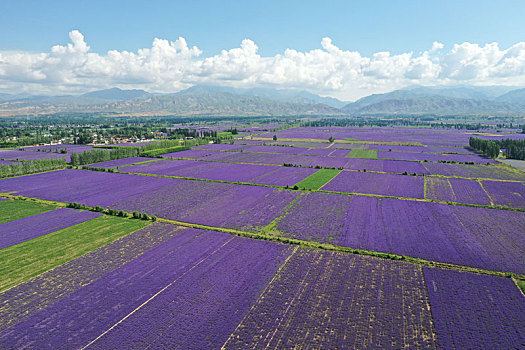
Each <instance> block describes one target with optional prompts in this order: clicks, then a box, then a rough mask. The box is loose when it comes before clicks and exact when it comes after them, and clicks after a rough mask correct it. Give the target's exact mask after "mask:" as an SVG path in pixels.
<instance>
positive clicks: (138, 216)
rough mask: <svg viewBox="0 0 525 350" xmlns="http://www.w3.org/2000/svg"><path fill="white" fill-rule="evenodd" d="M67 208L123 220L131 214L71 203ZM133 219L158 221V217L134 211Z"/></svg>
mask: <svg viewBox="0 0 525 350" xmlns="http://www.w3.org/2000/svg"><path fill="white" fill-rule="evenodd" d="M67 207H68V208H73V209H80V210H89V211H94V212H96V213H102V214H106V215H112V216H120V217H123V218H127V217H129V214H128V213H127V212H125V211H124V210H118V209H112V208H109V209H106V208H103V207H101V206H99V205H97V206H95V207H89V206H87V205H85V204H80V203H76V202H71V203H68V204H67ZM132 217H133V219H139V220H151V221H157V217H156V216H155V215H151V216H150V215H148V214H146V213H139V212H138V211H134V212H133V214H132Z"/></svg>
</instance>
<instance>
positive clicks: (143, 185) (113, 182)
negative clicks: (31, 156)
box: [0, 169, 173, 206]
mask: <svg viewBox="0 0 525 350" xmlns="http://www.w3.org/2000/svg"><path fill="white" fill-rule="evenodd" d="M171 181H173V180H172V179H163V178H152V177H145V176H136V175H126V174H115V173H107V172H98V171H90V170H74V169H66V170H59V171H53V172H48V173H42V174H36V175H29V176H23V177H17V178H10V179H5V180H2V181H0V192H11V191H15V192H16V193H15V194H17V195H22V196H26V197H36V198H40V199H46V200H52V201H59V202H78V203H83V204H86V205H89V206H95V205H100V206H108V205H110V204H112V203H115V202H117V201H119V200H124V199H126V198H128V197H130V196H133V195H135V194H139V193H145V192H150V191H153V190H157V189H159V188H161V187H162V186H165V185H168V184H170V183H171Z"/></svg>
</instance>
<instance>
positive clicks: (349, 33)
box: [0, 0, 525, 56]
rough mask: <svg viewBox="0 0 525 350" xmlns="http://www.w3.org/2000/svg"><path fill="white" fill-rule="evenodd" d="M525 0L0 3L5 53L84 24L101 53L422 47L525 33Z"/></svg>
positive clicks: (510, 40) (45, 42) (0, 44)
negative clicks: (166, 43)
mask: <svg viewBox="0 0 525 350" xmlns="http://www.w3.org/2000/svg"><path fill="white" fill-rule="evenodd" d="M524 14H525V1H494V0H492V1H487V0H477V1H466V0H459V1H458V0H453V1H448V0H447V1H426V0H424V1H421V0H419V1H414V0H413V1H396V0H385V1H304V0H303V1H296V0H293V1H274V0H270V1H224V0H221V1H129V0H128V1H120V0H118V1H107V0H106V1H98V0H89V1H71V0H69V1H41V0H38V1H24V0H17V1H2V2H1V4H0V50H28V51H45V50H47V49H49V48H50V47H51V46H52V45H56V44H57V43H65V42H67V40H68V38H67V33H68V32H69V31H71V30H73V29H78V30H80V31H81V32H82V33H83V34H84V36H85V37H86V40H87V41H88V42H89V43H90V46H91V48H92V50H93V51H94V52H98V53H104V52H106V51H107V50H110V49H117V50H131V51H135V50H137V49H139V48H143V47H148V46H149V45H150V44H151V42H152V40H153V38H155V37H159V38H163V39H169V40H175V39H177V38H178V37H179V36H182V37H184V38H185V39H186V40H187V42H188V44H189V45H197V46H198V47H199V48H200V49H201V50H202V51H203V55H204V56H210V55H213V54H216V53H218V52H220V50H222V49H229V48H232V47H236V46H238V45H239V43H240V42H241V41H242V39H244V38H249V39H252V40H253V41H255V43H256V44H257V45H258V46H259V48H260V51H259V52H260V53H261V54H262V55H274V54H277V53H280V52H282V51H284V50H285V49H286V48H293V49H296V50H300V51H306V50H310V49H314V48H317V47H318V46H319V42H320V40H321V38H323V37H325V36H327V37H330V38H332V40H333V41H334V43H335V44H336V45H337V46H338V47H340V48H341V49H345V50H358V51H360V52H361V53H362V54H364V55H370V54H372V53H374V52H377V51H390V52H392V53H400V52H407V51H414V52H418V51H423V50H426V49H428V48H429V46H430V45H431V44H432V42H433V41H439V42H442V43H444V44H445V45H452V44H454V43H462V42H464V41H469V42H476V43H478V44H483V43H489V42H493V41H497V42H499V43H500V45H501V46H510V45H511V44H514V43H516V42H518V41H522V40H524V39H525V21H524V20H523V15H524Z"/></svg>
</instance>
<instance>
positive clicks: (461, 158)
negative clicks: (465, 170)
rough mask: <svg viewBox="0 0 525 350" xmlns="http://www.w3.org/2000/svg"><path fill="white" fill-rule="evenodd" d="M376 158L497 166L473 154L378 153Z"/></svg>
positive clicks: (488, 159)
mask: <svg viewBox="0 0 525 350" xmlns="http://www.w3.org/2000/svg"><path fill="white" fill-rule="evenodd" d="M377 157H378V158H380V159H397V160H412V161H425V160H426V161H429V162H440V161H447V162H474V163H483V164H487V163H489V164H497V162H496V161H495V160H493V159H490V158H486V157H482V156H479V155H475V154H471V155H468V154H434V153H415V152H386V151H378V152H377Z"/></svg>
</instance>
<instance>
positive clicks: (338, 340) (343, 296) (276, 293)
mask: <svg viewBox="0 0 525 350" xmlns="http://www.w3.org/2000/svg"><path fill="white" fill-rule="evenodd" d="M427 300H428V296H427V293H426V290H425V286H424V282H423V278H422V271H421V267H419V266H415V265H411V264H406V263H399V262H393V261H388V260H381V259H376V258H372V257H363V256H356V255H348V254H341V253H334V252H326V251H318V250H308V249H303V248H296V249H295V251H294V253H293V254H292V256H291V257H290V258H289V259H288V260H287V261H286V262H285V264H284V265H283V266H282V267H281V268H280V269H279V271H278V272H277V274H276V275H275V277H274V278H273V279H272V281H271V282H270V283H269V285H268V286H267V287H266V288H265V290H264V292H263V293H262V294H261V296H260V297H259V299H258V300H257V301H256V302H255V304H254V306H253V307H252V308H251V310H250V312H249V313H248V314H247V315H246V316H245V317H244V319H243V320H242V322H241V323H240V324H239V326H238V327H237V328H236V330H235V332H233V334H232V335H231V336H230V338H229V339H228V341H227V342H226V344H224V348H225V349H246V348H249V349H262V348H265V349H267V348H270V349H279V348H301V349H309V348H312V349H322V348H337V349H351V348H381V349H390V348H393V349H401V348H406V347H415V348H435V343H434V340H433V338H434V334H433V327H432V321H431V315H430V310H429V307H428V301H427Z"/></svg>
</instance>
